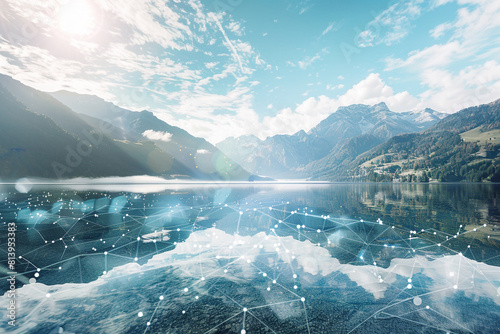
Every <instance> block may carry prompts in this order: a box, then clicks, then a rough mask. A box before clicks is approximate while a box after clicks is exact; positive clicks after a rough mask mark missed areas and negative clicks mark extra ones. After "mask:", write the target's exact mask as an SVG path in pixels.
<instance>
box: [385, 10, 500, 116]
mask: <svg viewBox="0 0 500 334" xmlns="http://www.w3.org/2000/svg"><path fill="white" fill-rule="evenodd" d="M451 1H455V0H450V1H436V2H435V4H434V5H435V6H439V5H442V4H444V3H446V2H451ZM456 2H457V4H458V5H459V9H458V10H457V15H456V18H455V20H454V21H449V22H445V23H442V24H440V25H438V26H436V27H435V28H434V29H432V30H431V31H430V35H431V36H432V37H434V38H440V37H442V36H443V35H444V34H445V33H446V34H447V35H449V36H450V37H449V38H448V40H447V41H446V42H445V43H442V44H434V45H431V46H429V47H426V48H424V49H421V50H414V51H412V52H410V53H409V54H408V56H407V57H406V58H403V59H401V58H388V59H386V70H388V71H392V70H396V69H398V70H404V71H406V75H415V76H417V78H419V79H420V81H421V84H422V86H424V87H425V89H424V91H423V92H422V93H421V94H420V96H419V97H420V99H421V100H422V103H425V104H426V106H428V107H431V108H434V109H438V110H440V111H445V112H456V111H458V110H460V109H462V108H465V107H469V106H473V105H478V104H481V103H488V102H491V101H493V100H495V99H497V98H499V96H498V92H499V91H500V90H499V86H500V82H499V81H500V77H499V75H500V68H499V65H498V64H499V62H500V56H499V54H500V52H499V51H500V49H499V48H498V47H497V45H499V44H500V21H499V20H498V17H499V16H500V2H499V1H488V0H456ZM492 46H494V47H492ZM463 62H466V63H467V64H468V66H467V67H463V65H462V63H463ZM457 65H458V66H457ZM457 68H458V69H457Z"/></svg>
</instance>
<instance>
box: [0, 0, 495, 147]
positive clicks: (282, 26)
mask: <svg viewBox="0 0 500 334" xmlns="http://www.w3.org/2000/svg"><path fill="white" fill-rule="evenodd" d="M0 7H1V8H0V9H1V10H0V20H1V23H0V72H1V73H3V74H7V75H11V76H13V77H14V78H16V79H18V80H20V81H22V82H23V83H25V84H27V85H30V86H33V87H35V88H37V89H40V90H43V91H55V90H60V89H66V90H70V91H74V92H78V93H86V94H94V95H98V96H101V97H103V98H104V99H106V100H109V101H112V102H114V103H116V104H118V105H120V106H123V107H127V108H130V109H134V110H142V109H148V110H151V111H154V112H155V113H156V115H157V116H158V117H160V118H161V119H163V120H165V121H167V122H169V123H171V124H173V125H177V126H180V127H182V128H184V129H186V130H188V131H189V132H191V133H192V134H194V135H196V136H200V137H204V138H206V139H208V140H209V141H211V142H212V143H216V142H218V141H220V140H222V139H224V138H226V137H228V136H238V135H246V134H255V135H257V136H259V137H260V138H265V137H266V136H270V135H274V134H278V133H280V134H285V133H286V134H291V133H294V132H296V131H299V130H301V129H304V130H306V131H307V130H309V129H310V128H311V127H313V126H314V125H316V124H317V123H318V122H319V121H321V120H322V119H324V118H325V117H327V116H328V115H329V114H331V113H333V112H335V111H336V109H337V108H338V107H339V106H341V105H349V104H353V103H364V104H375V103H378V102H381V101H384V102H386V103H387V104H388V106H389V107H390V108H391V109H392V110H394V111H398V112H401V111H407V110H415V109H423V108H426V107H430V108H433V109H436V110H438V111H442V112H447V113H451V112H455V111H458V110H459V109H462V108H464V107H467V106H471V105H477V104H481V103H487V102H490V101H493V100H495V99H497V98H500V59H499V58H500V52H499V51H500V50H499V49H500V20H498V17H500V1H498V0H430V1H423V0H405V1H390V2H386V1H368V0H363V1H361V0H357V1H356V0H355V1H332V0H329V1H326V0H322V1H320V0H298V1H285V0H214V1H213V0H210V1H206V0H182V1H181V0H170V1H156V0H136V1H127V0H113V1H111V0H110V1H93V0H47V1H43V2H41V1H29V0H5V1H3V2H2V3H1V4H0Z"/></svg>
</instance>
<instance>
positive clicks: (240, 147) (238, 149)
mask: <svg viewBox="0 0 500 334" xmlns="http://www.w3.org/2000/svg"><path fill="white" fill-rule="evenodd" d="M444 116H445V114H442V113H439V112H437V111H434V110H432V109H425V110H420V111H410V112H403V113H396V112H393V111H391V110H389V108H388V107H387V105H386V104H385V103H379V104H376V105H374V106H368V105H362V104H356V105H351V106H347V107H340V108H338V110H337V111H335V112H333V113H332V114H331V115H330V116H328V117H327V118H326V119H324V120H323V121H321V122H320V123H319V124H318V125H317V126H315V127H314V128H312V129H311V130H310V131H308V132H307V133H306V132H305V131H303V130H302V131H299V132H297V133H295V134H293V135H276V136H272V137H268V138H267V139H265V140H259V139H258V138H257V137H255V136H242V137H238V138H233V137H231V138H227V139H226V140H224V141H222V142H220V143H218V144H217V147H218V148H219V149H220V150H221V151H223V152H224V153H226V154H227V155H228V156H229V157H231V158H232V159H233V160H234V161H236V162H237V163H239V164H240V165H241V166H242V167H243V168H245V169H247V170H248V171H250V172H253V173H257V174H262V175H268V176H271V177H276V178H280V177H290V178H296V177H301V178H307V177H310V176H311V175H312V173H314V170H315V168H318V167H319V165H318V163H317V162H319V161H323V162H322V163H321V164H325V163H327V162H328V161H330V162H331V163H338V162H342V161H343V160H345V158H347V156H350V155H353V154H354V155H355V156H357V155H358V154H360V153H363V152H365V151H367V150H368V149H371V148H372V147H375V146H376V145H378V144H380V143H382V142H384V141H386V140H388V139H389V138H391V137H393V136H395V135H398V134H401V133H412V132H417V131H421V130H424V129H426V128H428V127H430V126H431V125H433V124H435V123H436V122H438V121H439V120H440V119H442V118H443V117H444ZM332 159H333V160H332Z"/></svg>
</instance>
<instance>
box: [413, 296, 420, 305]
mask: <svg viewBox="0 0 500 334" xmlns="http://www.w3.org/2000/svg"><path fill="white" fill-rule="evenodd" d="M413 304H415V305H417V306H420V305H422V298H420V297H418V296H417V297H415V298H413Z"/></svg>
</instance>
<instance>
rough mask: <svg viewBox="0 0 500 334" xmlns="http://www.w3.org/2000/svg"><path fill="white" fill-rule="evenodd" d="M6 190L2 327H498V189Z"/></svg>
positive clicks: (1, 191)
mask: <svg viewBox="0 0 500 334" xmlns="http://www.w3.org/2000/svg"><path fill="white" fill-rule="evenodd" d="M17 190H18V191H16V190H15V189H13V188H12V187H8V186H3V188H0V216H1V221H2V223H3V226H2V228H3V233H1V244H2V248H1V250H2V254H3V255H2V259H1V260H2V261H1V262H0V264H1V267H0V270H1V271H2V281H1V283H0V287H1V288H2V289H3V291H6V290H7V289H9V285H8V283H7V278H8V277H9V274H8V271H9V269H8V268H7V267H8V261H7V257H8V256H7V232H8V231H7V229H8V225H9V223H15V224H16V227H17V231H16V235H15V238H16V247H15V253H16V257H17V261H16V264H15V271H16V272H17V273H18V275H17V276H16V287H17V289H16V290H15V297H14V299H15V301H16V309H15V316H16V320H15V321H16V326H10V325H9V324H8V321H9V319H8V317H7V316H8V312H9V310H7V309H6V308H5V307H2V309H1V310H0V314H1V318H2V319H3V320H2V322H1V323H0V331H7V332H14V333H37V334H39V333H402V332H407V333H435V332H438V333H439V332H453V333H470V332H473V333H494V332H500V230H499V229H500V211H499V208H500V186H499V185H493V184H324V185H304V184H281V185H277V184H275V185H262V184H243V185H235V184H233V185H228V184H219V185H217V184H213V185H181V184H178V185H171V186H168V185H99V186H84V185H80V186H74V185H73V186H71V185H66V186H47V185H46V186H34V187H32V188H30V189H27V188H26V189H22V188H19V187H18V188H17ZM19 190H21V191H23V192H19ZM11 226H12V225H11ZM0 298H1V300H2V305H8V302H9V299H10V298H9V295H8V293H5V294H4V295H3V297H0Z"/></svg>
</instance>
